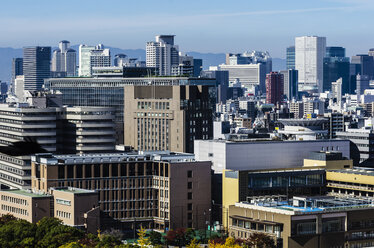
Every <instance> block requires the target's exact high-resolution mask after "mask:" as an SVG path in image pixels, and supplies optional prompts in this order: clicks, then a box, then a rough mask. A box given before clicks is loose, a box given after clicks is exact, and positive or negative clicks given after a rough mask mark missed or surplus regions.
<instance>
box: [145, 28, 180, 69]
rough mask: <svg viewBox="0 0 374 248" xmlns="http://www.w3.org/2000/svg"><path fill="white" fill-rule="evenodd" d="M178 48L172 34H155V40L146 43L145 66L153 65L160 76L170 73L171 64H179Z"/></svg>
mask: <svg viewBox="0 0 374 248" xmlns="http://www.w3.org/2000/svg"><path fill="white" fill-rule="evenodd" d="M178 50H179V49H178V46H176V45H174V35H157V36H156V41H150V42H147V45H146V65H147V67H155V68H156V70H157V71H158V74H159V75H160V76H169V75H171V68H172V66H178V64H179V55H178Z"/></svg>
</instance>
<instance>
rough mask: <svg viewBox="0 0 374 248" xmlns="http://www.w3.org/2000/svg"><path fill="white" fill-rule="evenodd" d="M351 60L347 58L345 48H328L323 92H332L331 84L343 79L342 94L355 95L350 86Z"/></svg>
mask: <svg viewBox="0 0 374 248" xmlns="http://www.w3.org/2000/svg"><path fill="white" fill-rule="evenodd" d="M349 66H350V63H349V58H348V57H345V48H343V47H326V57H325V58H324V59H323V91H331V84H332V82H335V81H336V80H338V79H339V78H341V79H342V94H343V95H344V94H346V93H351V94H352V93H354V90H353V88H355V87H350V84H349V70H350V69H349Z"/></svg>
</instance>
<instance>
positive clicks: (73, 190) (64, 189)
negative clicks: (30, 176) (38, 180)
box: [51, 187, 96, 194]
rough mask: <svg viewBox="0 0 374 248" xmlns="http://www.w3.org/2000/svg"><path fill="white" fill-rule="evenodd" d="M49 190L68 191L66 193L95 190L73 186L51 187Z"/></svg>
mask: <svg viewBox="0 0 374 248" xmlns="http://www.w3.org/2000/svg"><path fill="white" fill-rule="evenodd" d="M51 190H54V191H61V192H68V193H73V194H87V193H96V191H95V190H89V189H80V188H74V187H61V188H51Z"/></svg>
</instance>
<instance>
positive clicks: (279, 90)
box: [266, 72, 284, 105]
mask: <svg viewBox="0 0 374 248" xmlns="http://www.w3.org/2000/svg"><path fill="white" fill-rule="evenodd" d="M283 83H284V82H283V74H281V73H278V72H271V73H268V74H266V103H272V104H274V105H276V104H280V103H282V102H283V91H284V89H283Z"/></svg>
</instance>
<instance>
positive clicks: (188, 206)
mask: <svg viewBox="0 0 374 248" xmlns="http://www.w3.org/2000/svg"><path fill="white" fill-rule="evenodd" d="M187 210H188V211H192V203H188V205H187Z"/></svg>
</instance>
